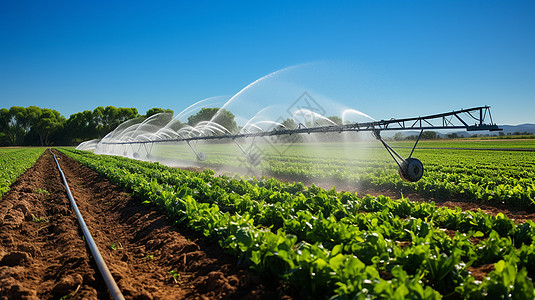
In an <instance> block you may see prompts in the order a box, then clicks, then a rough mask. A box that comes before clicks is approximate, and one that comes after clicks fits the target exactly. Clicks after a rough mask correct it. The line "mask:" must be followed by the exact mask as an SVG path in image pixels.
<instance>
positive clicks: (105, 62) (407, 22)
mask: <svg viewBox="0 0 535 300" xmlns="http://www.w3.org/2000/svg"><path fill="white" fill-rule="evenodd" d="M184 2H185V1H184ZM251 2H252V3H251ZM317 62H321V64H323V65H325V64H327V65H329V67H328V68H324V67H317V68H315V67H312V69H313V70H316V71H317V73H320V74H316V75H318V76H319V77H321V78H329V79H330V80H323V81H321V82H322V84H321V85H322V86H321V88H318V89H317V90H321V93H322V94H323V95H324V96H327V97H330V98H331V99H333V100H334V101H336V102H338V103H340V104H342V105H344V106H345V107H351V108H355V109H358V110H361V111H363V112H365V113H367V114H369V115H371V116H373V117H375V118H376V119H385V118H390V117H412V116H418V115H423V114H427V113H439V112H443V111H451V110H454V109H460V108H467V107H470V106H479V105H491V106H492V109H493V117H494V119H495V121H497V122H498V123H500V124H520V123H535V1H325V2H318V1H280V2H279V1H259V2H256V1H243V2H232V3H227V1H217V2H216V1H213V2H211V1H210V2H208V1H188V2H187V3H182V1H166V2H161V1H147V2H137V1H124V2H121V1H53V0H52V1H1V3H0V106H1V107H10V106H13V105H19V106H29V105H37V106H40V107H48V108H52V109H56V110H58V111H60V112H61V113H62V114H63V115H64V116H66V117H69V115H70V114H72V113H75V112H78V111H83V110H86V109H90V110H92V109H94V108H95V107H96V106H100V105H102V106H106V105H114V106H117V107H136V108H138V110H139V111H140V113H144V112H145V111H146V110H147V109H149V108H151V107H162V108H171V109H174V110H175V112H178V111H180V110H182V109H184V108H186V107H187V106H188V105H190V104H192V103H194V102H196V101H198V100H201V99H204V98H208V97H212V96H218V95H228V96H232V95H234V94H236V93H238V92H239V91H240V90H241V89H242V88H244V87H246V86H247V85H248V84H249V83H251V82H253V81H255V80H257V79H258V78H260V77H262V76H264V75H267V74H270V73H272V72H274V71H277V70H280V69H282V68H285V67H288V66H294V65H299V64H306V63H317ZM348 70H349V71H348ZM309 75H310V74H309ZM293 76H294V77H295V76H299V75H298V74H297V75H293ZM294 79H295V80H297V81H299V78H297V79H296V78H294ZM314 82H317V81H314V80H310V81H309V82H307V83H305V84H303V86H304V89H306V90H307V91H308V90H311V91H314V90H316V88H317V87H316V86H315V84H314ZM253 98H254V97H253ZM251 99H252V98H251ZM250 101H254V100H250ZM284 101H289V100H288V99H286V100H284Z"/></svg>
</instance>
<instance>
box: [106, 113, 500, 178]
mask: <svg viewBox="0 0 535 300" xmlns="http://www.w3.org/2000/svg"><path fill="white" fill-rule="evenodd" d="M486 120H488V123H486ZM470 124H474V125H470ZM217 125H219V124H217ZM279 125H280V126H277V127H276V128H274V129H272V130H269V131H264V130H262V129H260V127H258V126H256V128H257V129H258V132H251V131H248V130H242V131H241V132H240V133H238V134H231V133H228V132H226V133H225V132H224V131H220V130H213V128H214V127H213V126H212V127H211V128H212V129H210V128H209V129H208V130H202V129H201V130H197V129H194V130H189V131H187V132H186V133H182V134H180V132H179V138H171V139H165V138H163V139H157V140H155V139H147V140H133V141H110V142H107V141H101V144H103V145H129V146H130V147H132V150H133V152H134V157H136V158H137V157H139V150H141V147H144V148H145V150H146V152H147V155H149V154H150V152H151V150H152V146H153V145H154V144H157V143H176V142H186V143H187V144H188V146H189V147H190V148H191V150H192V151H193V152H194V153H195V156H196V157H197V159H198V160H199V161H204V160H205V159H206V154H205V153H203V152H199V151H197V147H196V142H197V141H209V140H223V139H231V140H232V141H234V142H235V143H236V145H237V146H238V147H239V148H240V150H241V152H242V153H243V154H244V155H245V156H246V158H247V160H248V162H249V163H250V164H251V165H255V166H256V165H258V164H259V163H260V157H259V155H258V154H256V153H253V152H252V148H253V147H252V145H253V144H254V141H255V139H256V138H257V137H269V136H281V135H292V134H301V133H307V134H310V133H327V132H338V133H342V132H351V131H354V132H359V131H370V132H371V133H372V134H373V136H374V137H375V138H376V139H377V140H379V141H381V143H382V144H383V146H384V147H385V149H386V150H387V151H388V153H390V155H391V156H392V158H393V159H394V161H395V162H396V164H397V165H398V167H399V175H400V176H401V178H403V179H404V180H406V181H411V182H416V181H418V180H420V178H422V175H423V171H424V168H423V165H422V162H421V161H420V160H418V159H417V158H413V157H412V154H413V152H414V149H415V148H416V145H417V144H418V141H419V140H420V137H421V136H422V133H423V131H424V130H429V129H433V130H438V129H465V130H467V131H483V130H488V131H500V130H502V129H501V128H499V127H498V126H497V125H496V124H494V123H493V121H492V116H491V114H490V107H489V106H481V107H474V108H469V109H461V110H457V111H452V112H447V113H442V114H435V115H428V116H423V117H415V118H405V119H390V120H381V121H373V122H361V123H350V124H344V125H328V126H319V125H317V123H316V126H313V127H307V126H305V125H304V124H302V123H299V124H298V125H297V127H296V128H294V129H289V128H286V127H284V126H282V124H279ZM219 126H220V125H219ZM215 128H217V127H215ZM386 130H420V134H419V135H418V138H417V139H416V142H415V143H414V146H413V148H412V151H411V153H410V155H409V157H408V158H403V157H402V156H401V155H399V154H398V153H397V152H396V151H395V150H394V149H392V147H390V146H389V145H388V144H387V143H386V142H385V141H384V140H383V138H382V137H381V131H386ZM240 138H252V139H253V142H252V143H251V147H248V149H245V148H244V147H242V145H240V144H239V143H238V141H237V139H240ZM135 145H137V146H138V149H137V151H136V150H135V149H134V146H135ZM125 154H126V151H125Z"/></svg>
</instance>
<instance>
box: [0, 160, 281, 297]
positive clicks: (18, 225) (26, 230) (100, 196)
mask: <svg viewBox="0 0 535 300" xmlns="http://www.w3.org/2000/svg"><path fill="white" fill-rule="evenodd" d="M55 154H56V156H57V157H58V159H59V161H60V165H61V168H62V170H63V172H64V173H65V176H66V177H67V180H68V183H69V186H70V188H71V192H72V194H73V196H74V198H75V199H76V202H77V204H78V207H79V209H80V211H81V213H82V215H83V217H84V220H85V222H86V224H87V226H88V228H89V230H90V231H91V234H92V236H93V239H94V240H95V242H96V244H97V246H98V248H99V250H100V252H101V254H102V256H103V258H104V260H105V261H106V263H107V265H108V267H109V269H110V271H111V273H112V275H113V277H114V278H115V280H116V281H117V284H118V286H119V288H120V289H121V291H122V292H123V294H124V296H125V298H127V299H184V298H187V299H227V298H228V299H244V298H245V299H247V298H248V299H258V298H269V299H273V298H280V297H279V292H277V291H275V290H276V284H275V283H267V284H266V283H265V281H264V280H262V282H261V280H260V279H259V278H257V277H256V276H254V275H252V274H250V273H249V272H248V271H247V270H244V269H240V268H238V267H237V260H236V259H235V258H234V257H231V256H227V255H225V254H224V253H222V250H221V248H220V247H219V246H217V245H213V244H210V243H208V242H207V241H206V240H205V239H203V238H202V237H200V236H199V235H198V234H196V233H192V232H190V231H188V230H187V229H185V228H179V227H176V226H173V222H172V221H170V220H169V219H168V218H167V217H166V216H165V215H164V214H163V213H162V212H161V211H159V210H158V209H156V208H154V207H150V206H145V205H141V204H140V201H139V200H138V199H134V198H132V197H131V196H130V195H129V194H128V193H125V192H124V191H122V190H121V189H119V188H118V187H116V186H114V185H112V184H111V183H110V182H109V181H107V180H106V179H104V178H102V177H100V176H98V175H97V174H96V173H95V172H93V171H92V170H90V169H88V168H86V167H84V166H81V165H80V164H78V163H77V162H75V161H74V160H72V159H70V158H68V157H66V156H64V155H63V154H60V153H58V152H55ZM179 231H180V232H179ZM90 257H91V256H90V253H89V251H88V250H87V248H86V246H85V243H84V241H83V239H82V234H81V231H80V230H79V228H78V223H77V221H76V218H75V217H74V213H73V212H72V209H71V207H70V204H69V202H68V199H67V196H66V193H65V189H64V187H63V185H62V184H61V179H60V177H59V173H58V171H57V169H56V167H55V164H54V161H53V158H52V156H51V155H50V154H49V152H45V154H43V156H42V157H41V158H39V160H38V161H37V162H36V164H35V165H34V166H33V167H32V168H30V169H29V170H28V171H27V172H26V173H24V174H23V175H22V176H21V177H20V178H19V179H18V180H17V181H16V182H15V184H14V185H13V186H12V189H11V191H10V192H9V193H8V194H6V195H5V196H4V197H3V198H2V199H1V200H0V299H14V298H22V299H53V298H60V297H62V296H66V295H69V296H70V298H69V299H109V298H110V296H109V294H108V292H107V288H106V286H105V285H104V283H103V280H102V279H101V277H100V275H99V274H98V273H97V272H96V271H95V270H96V266H95V263H94V262H93V260H92V258H90ZM171 271H173V273H175V274H177V275H175V276H172V273H171Z"/></svg>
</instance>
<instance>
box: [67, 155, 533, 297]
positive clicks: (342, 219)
mask: <svg viewBox="0 0 535 300" xmlns="http://www.w3.org/2000/svg"><path fill="white" fill-rule="evenodd" d="M66 153H67V154H68V155H70V156H71V157H73V158H75V159H76V160H78V161H80V162H81V163H83V164H85V165H87V166H89V167H91V168H93V169H95V170H96V171H97V172H99V173H101V174H102V175H105V176H107V177H108V178H110V180H112V181H113V182H114V183H116V184H118V185H120V186H123V187H125V188H127V189H129V190H131V191H132V192H133V193H134V194H135V195H136V196H137V197H139V198H141V199H144V200H145V202H146V203H156V204H158V205H160V206H162V207H163V208H165V210H166V211H167V213H168V214H169V215H170V217H171V218H173V219H175V220H176V221H177V222H179V223H180V222H185V223H186V224H188V225H189V226H190V227H191V228H193V229H195V230H198V231H200V232H203V233H204V234H205V235H206V236H207V237H210V238H212V239H214V240H217V241H218V242H219V243H220V244H221V246H222V247H223V248H225V249H227V250H228V251H229V252H231V253H234V254H235V255H237V256H239V257H240V261H241V262H242V263H243V264H247V265H250V266H251V267H252V268H254V269H256V270H258V271H259V272H260V273H262V274H265V275H273V276H277V277H279V278H281V279H282V280H286V281H288V282H289V283H291V284H293V286H295V287H298V289H299V290H300V292H301V294H300V296H303V297H309V296H314V295H334V296H335V297H340V298H350V297H354V298H357V299H359V298H366V297H372V298H375V297H377V298H389V299H403V298H405V297H410V298H415V299H429V298H440V297H441V296H442V295H448V296H457V297H458V296H461V297H464V298H474V299H478V298H482V297H483V296H485V295H503V296H510V295H513V296H515V297H518V298H526V297H528V298H529V297H533V295H534V294H533V284H532V283H531V280H530V279H529V278H530V277H531V278H533V276H534V275H535V245H534V243H533V241H534V239H535V224H534V223H533V222H530V221H528V222H526V223H523V224H515V223H514V222H512V221H511V220H509V219H507V218H506V217H505V216H503V215H498V216H496V217H493V216H489V215H487V214H484V213H482V212H462V211H460V210H451V209H447V208H437V207H435V205H434V204H433V203H412V202H409V201H407V200H406V199H403V200H399V201H393V200H390V199H388V198H386V197H377V198H374V197H370V196H367V197H364V198H358V197H357V196H356V195H355V194H351V193H338V192H336V191H335V190H334V189H333V190H330V191H325V190H322V189H320V188H317V187H312V188H307V187H305V186H304V185H302V184H299V183H296V184H286V183H281V182H278V181H276V180H274V179H269V180H249V181H248V180H240V179H231V178H228V177H215V176H213V173H212V172H210V171H205V172H202V173H195V172H188V171H183V170H178V169H171V168H167V167H164V166H162V165H159V164H153V163H146V162H138V161H131V160H129V159H124V158H118V157H111V156H95V155H92V154H88V153H84V152H78V151H73V152H66ZM446 228H447V229H453V230H458V232H457V233H456V234H455V236H453V237H452V238H450V237H449V236H448V235H447V234H445V232H444V229H446ZM471 239H479V240H480V241H479V242H478V243H476V244H474V243H472V242H471ZM487 264H494V266H495V270H494V271H492V272H490V273H489V274H488V276H487V277H486V278H485V279H484V280H483V281H482V282H478V281H476V280H475V279H474V277H472V276H471V275H470V273H469V272H468V267H470V266H472V267H478V266H484V265H487Z"/></svg>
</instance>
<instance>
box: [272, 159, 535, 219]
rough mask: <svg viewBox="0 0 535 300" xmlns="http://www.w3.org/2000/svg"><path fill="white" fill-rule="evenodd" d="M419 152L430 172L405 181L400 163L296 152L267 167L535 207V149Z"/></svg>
mask: <svg viewBox="0 0 535 300" xmlns="http://www.w3.org/2000/svg"><path fill="white" fill-rule="evenodd" d="M437 152H438V153H437ZM417 154H418V155H417V157H418V158H420V159H421V161H422V163H423V164H424V170H425V171H424V175H423V177H422V179H421V180H420V181H418V182H416V183H410V182H405V181H403V180H402V179H401V178H400V177H399V175H398V173H397V170H396V168H395V164H393V163H392V162H390V163H388V162H385V161H381V160H369V161H367V162H363V161H344V160H337V159H312V158H308V157H302V158H301V157H299V156H291V157H277V158H273V159H270V160H268V161H267V163H266V164H265V165H264V168H265V170H266V171H267V172H268V174H270V175H272V176H275V177H283V178H291V179H295V180H311V179H316V180H318V179H320V180H321V179H327V180H329V179H330V180H333V179H334V180H338V181H343V182H347V183H351V184H356V185H358V186H361V187H363V188H372V189H373V188H380V189H389V190H393V191H398V192H402V193H414V192H416V193H420V194H422V195H426V196H433V197H440V198H458V199H464V200H468V201H476V202H481V203H488V204H506V205H507V206H509V207H513V208H516V209H522V210H535V200H534V199H535V179H534V178H535V156H534V155H533V154H531V153H529V152H507V151H485V152H482V151H467V150H419V151H417Z"/></svg>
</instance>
